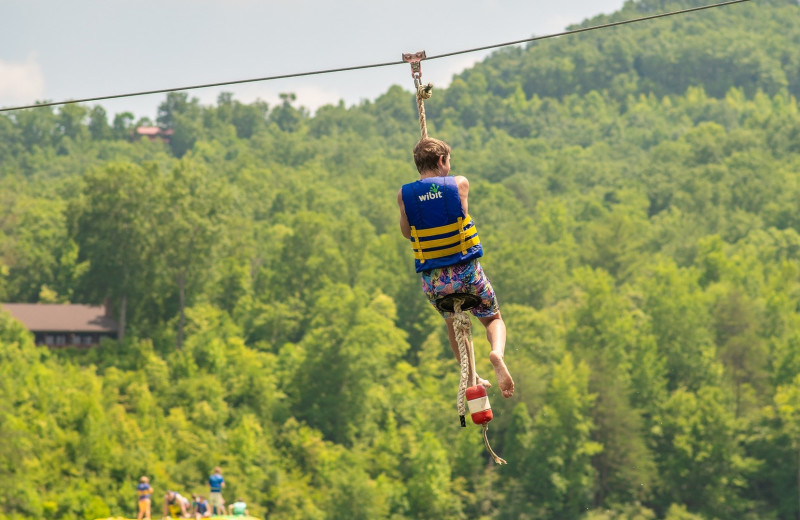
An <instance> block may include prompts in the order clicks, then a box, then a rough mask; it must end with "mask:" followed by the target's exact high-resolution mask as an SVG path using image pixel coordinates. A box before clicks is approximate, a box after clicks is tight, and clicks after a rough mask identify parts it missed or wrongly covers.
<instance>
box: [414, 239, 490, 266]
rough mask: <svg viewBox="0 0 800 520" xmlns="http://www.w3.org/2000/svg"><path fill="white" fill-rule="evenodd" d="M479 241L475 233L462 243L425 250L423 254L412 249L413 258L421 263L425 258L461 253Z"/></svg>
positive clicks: (430, 258)
mask: <svg viewBox="0 0 800 520" xmlns="http://www.w3.org/2000/svg"><path fill="white" fill-rule="evenodd" d="M480 243H481V239H480V238H479V237H478V235H475V236H474V237H472V238H471V239H469V240H467V241H466V242H464V243H460V242H459V243H456V245H454V246H453V247H448V248H447V249H438V250H436V251H425V252H424V255H425V256H423V252H422V251H414V258H416V259H417V260H419V261H420V262H421V263H424V262H425V260H426V259H427V260H432V259H434V258H442V257H443V256H449V255H452V254H455V253H463V252H464V251H466V250H467V249H469V248H470V247H472V246H477V245H478V244H480Z"/></svg>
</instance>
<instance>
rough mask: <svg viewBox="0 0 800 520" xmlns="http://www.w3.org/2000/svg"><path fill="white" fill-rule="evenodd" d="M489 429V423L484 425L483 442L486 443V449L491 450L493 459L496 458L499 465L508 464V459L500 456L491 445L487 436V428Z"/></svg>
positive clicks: (495, 460)
mask: <svg viewBox="0 0 800 520" xmlns="http://www.w3.org/2000/svg"><path fill="white" fill-rule="evenodd" d="M488 429H489V425H488V424H484V425H483V444H485V445H486V449H487V450H489V454H490V455H491V456H492V459H494V462H495V464H499V465H503V464H508V463H507V462H506V459H504V458H502V457H500V456H499V455H498V454H497V453H495V452H494V450H493V449H492V447H491V446H489V439H488V438H487V437H486V430H488Z"/></svg>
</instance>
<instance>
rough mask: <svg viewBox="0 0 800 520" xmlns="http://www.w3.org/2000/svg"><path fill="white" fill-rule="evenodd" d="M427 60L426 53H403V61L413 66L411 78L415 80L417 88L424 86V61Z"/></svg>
mask: <svg viewBox="0 0 800 520" xmlns="http://www.w3.org/2000/svg"><path fill="white" fill-rule="evenodd" d="M425 58H427V56H426V55H425V51H419V52H413V53H411V52H409V53H403V61H405V62H406V63H410V64H411V77H412V78H414V86H415V87H417V88H419V86H420V85H421V84H422V60H424V59H425Z"/></svg>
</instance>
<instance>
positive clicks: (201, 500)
mask: <svg viewBox="0 0 800 520" xmlns="http://www.w3.org/2000/svg"><path fill="white" fill-rule="evenodd" d="M210 516H211V506H209V505H208V500H206V497H204V496H203V495H197V501H196V502H195V504H194V518H195V520H200V519H201V518H208V517H210Z"/></svg>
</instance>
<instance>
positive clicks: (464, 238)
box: [402, 176, 483, 273]
mask: <svg viewBox="0 0 800 520" xmlns="http://www.w3.org/2000/svg"><path fill="white" fill-rule="evenodd" d="M402 194H403V205H404V206H405V210H406V216H407V217H408V223H409V224H410V226H411V244H412V247H413V249H414V267H415V268H416V270H417V272H418V273H419V272H422V271H428V270H430V269H435V268H438V267H446V266H448V265H455V264H462V263H465V262H468V261H470V260H472V259H474V258H479V257H481V256H483V248H482V247H481V241H480V238H478V230H477V229H476V228H475V223H474V222H473V221H472V218H471V217H470V216H469V215H465V214H464V209H463V208H462V207H461V198H460V197H459V196H458V185H457V184H456V181H455V178H454V177H449V176H448V177H429V178H426V179H421V180H418V181H416V182H412V183H410V184H404V185H403V188H402Z"/></svg>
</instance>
